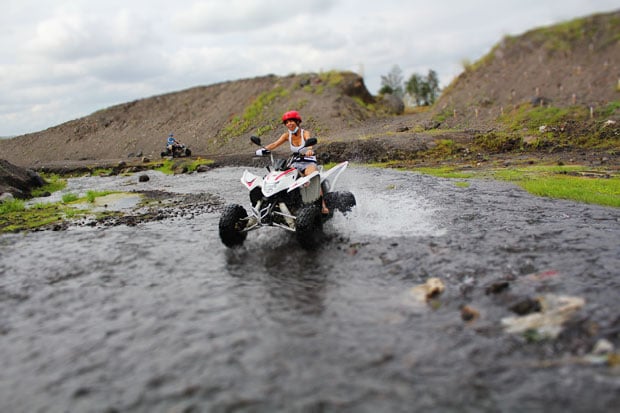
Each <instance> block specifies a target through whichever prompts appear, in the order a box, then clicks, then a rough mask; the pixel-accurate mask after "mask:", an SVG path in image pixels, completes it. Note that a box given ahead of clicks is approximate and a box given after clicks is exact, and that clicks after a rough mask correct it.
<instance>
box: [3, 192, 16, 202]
mask: <svg viewBox="0 0 620 413" xmlns="http://www.w3.org/2000/svg"><path fill="white" fill-rule="evenodd" d="M14 199H15V197H14V196H13V194H12V193H10V192H4V193H2V194H1V195H0V203H2V202H6V201H12V200H14Z"/></svg>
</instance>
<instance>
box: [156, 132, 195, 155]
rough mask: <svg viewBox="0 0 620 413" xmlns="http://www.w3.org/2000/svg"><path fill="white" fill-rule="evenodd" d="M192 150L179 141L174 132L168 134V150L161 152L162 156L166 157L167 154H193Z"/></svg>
mask: <svg viewBox="0 0 620 413" xmlns="http://www.w3.org/2000/svg"><path fill="white" fill-rule="evenodd" d="M191 155H192V151H191V150H190V149H189V148H188V147H186V146H185V145H184V144H182V143H181V142H179V141H177V140H176V139H175V137H174V134H172V133H171V134H170V135H168V139H167V140H166V150H165V151H163V152H162V153H161V157H162V158H164V157H166V156H171V157H173V158H178V157H181V156H191Z"/></svg>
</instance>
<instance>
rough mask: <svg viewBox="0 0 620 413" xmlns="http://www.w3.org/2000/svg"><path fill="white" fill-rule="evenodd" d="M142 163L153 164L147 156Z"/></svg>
mask: <svg viewBox="0 0 620 413" xmlns="http://www.w3.org/2000/svg"><path fill="white" fill-rule="evenodd" d="M142 162H143V163H149V162H151V160H150V159H149V158H147V157H146V156H144V157H143V158H142Z"/></svg>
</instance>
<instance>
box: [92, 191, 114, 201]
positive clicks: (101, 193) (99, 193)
mask: <svg viewBox="0 0 620 413" xmlns="http://www.w3.org/2000/svg"><path fill="white" fill-rule="evenodd" d="M111 193H112V192H111V191H87V192H86V200H87V201H88V202H90V203H91V204H92V203H93V202H95V199H97V198H99V197H100V196H106V195H108V194H111Z"/></svg>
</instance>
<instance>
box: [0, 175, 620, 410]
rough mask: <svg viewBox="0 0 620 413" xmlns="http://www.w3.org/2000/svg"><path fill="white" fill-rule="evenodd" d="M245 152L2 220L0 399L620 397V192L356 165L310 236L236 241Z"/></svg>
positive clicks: (441, 401) (503, 403) (74, 402)
mask: <svg viewBox="0 0 620 413" xmlns="http://www.w3.org/2000/svg"><path fill="white" fill-rule="evenodd" d="M241 172H242V169H240V168H217V169H214V170H211V171H209V172H206V173H202V174H190V175H179V176H166V175H163V174H160V173H157V172H148V173H147V174H148V175H149V178H150V179H149V180H148V181H147V182H139V181H138V179H137V176H122V177H121V176H116V177H103V178H102V177H85V178H75V179H72V180H70V182H69V185H68V187H67V189H66V190H65V191H66V192H75V193H79V192H81V191H86V190H120V191H129V192H131V191H139V192H143V193H150V194H160V195H161V204H156V205H155V207H154V210H157V209H159V210H161V212H162V213H161V215H160V216H158V217H157V218H153V215H151V216H150V217H151V218H148V219H147V218H144V217H145V215H142V216H143V218H144V219H138V218H136V219H135V220H134V221H132V222H123V221H122V220H121V221H115V222H112V221H106V222H103V221H101V222H96V223H94V224H92V223H91V224H88V223H87V220H83V221H81V222H80V223H78V224H76V225H69V226H66V227H62V228H56V229H57V231H53V230H46V231H40V232H32V233H20V234H6V235H2V236H0V274H2V275H1V276H0V346H1V348H2V352H1V353H0V354H1V355H0V364H1V365H2V369H1V370H0V411H3V412H4V411H6V412H38V411H41V412H48V411H49V412H154V411H162V412H203V411H209V412H211V411H213V412H230V411H235V412H236V411H239V412H261V411H265V412H273V411H301V412H306V411H308V412H314V411H325V412H329V411H338V412H342V411H345V412H378V411H386V412H388V411H389V412H411V411H422V410H427V411H454V412H464V411H465V412H467V411H471V412H480V411H488V412H496V411H502V412H506V411H508V412H521V411H545V412H554V411H575V412H592V411H615V409H617V406H618V405H619V403H620V367H619V365H620V360H619V356H618V354H619V352H620V351H619V346H620V307H618V305H617V302H618V297H619V291H620V270H619V269H620V242H619V240H620V211H619V210H618V209H614V208H605V207H598V206H592V205H585V204H579V203H575V202H570V201H561V200H551V199H544V198H537V197H533V196H531V195H528V194H527V193H525V192H524V191H522V190H520V189H519V188H517V187H515V186H513V185H511V184H507V183H501V182H493V181H482V180H468V181H467V184H466V185H458V186H457V185H456V183H457V181H455V180H449V179H440V178H434V177H429V176H423V175H419V174H415V173H408V172H399V171H386V170H379V169H368V168H363V167H351V168H349V169H348V170H347V171H345V173H344V174H343V176H342V178H341V181H340V182H339V186H340V187H341V188H342V189H347V190H350V191H351V192H353V193H354V194H355V196H356V198H357V202H358V205H357V207H356V209H355V210H354V211H353V212H352V213H351V214H350V215H348V216H346V217H345V216H342V215H340V214H336V215H335V217H334V219H333V220H332V221H330V222H329V223H328V224H327V225H326V228H325V230H326V233H327V235H328V238H327V239H326V241H325V244H324V245H323V246H322V247H321V248H320V249H318V250H317V251H313V252H308V251H304V250H302V249H300V248H299V247H298V245H297V244H296V241H295V239H294V237H293V236H292V235H290V234H288V233H285V232H283V231H282V230H279V229H277V228H266V229H264V230H261V231H260V232H253V233H251V234H250V235H249V236H248V239H247V241H246V242H245V244H244V245H243V246H242V247H241V248H238V249H235V250H230V249H227V248H226V247H224V246H223V245H222V244H221V242H220V240H219V237H218V232H217V223H218V219H219V211H221V208H222V207H223V205H225V204H227V203H232V202H234V203H239V204H242V205H244V206H247V204H248V202H247V194H246V193H244V188H243V187H242V186H241V184H240V183H239V177H240V176H241ZM56 196H60V194H58V195H56ZM175 202H176V204H175ZM158 205H159V206H158ZM110 206H111V205H108V207H110ZM125 212H126V213H127V215H128V216H134V217H139V216H141V215H140V214H141V212H140V211H134V210H133V209H131V208H129V209H128V210H127V211H125ZM142 212H144V211H142Z"/></svg>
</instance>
